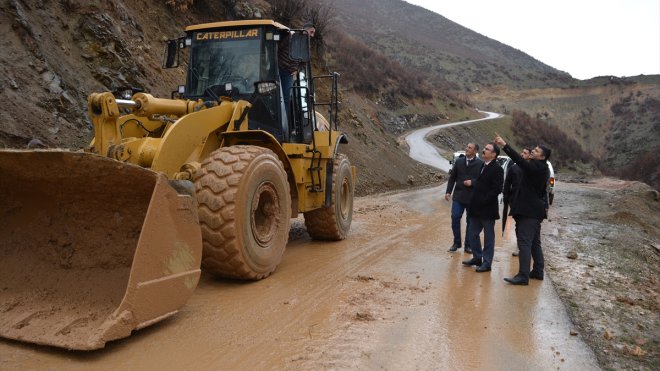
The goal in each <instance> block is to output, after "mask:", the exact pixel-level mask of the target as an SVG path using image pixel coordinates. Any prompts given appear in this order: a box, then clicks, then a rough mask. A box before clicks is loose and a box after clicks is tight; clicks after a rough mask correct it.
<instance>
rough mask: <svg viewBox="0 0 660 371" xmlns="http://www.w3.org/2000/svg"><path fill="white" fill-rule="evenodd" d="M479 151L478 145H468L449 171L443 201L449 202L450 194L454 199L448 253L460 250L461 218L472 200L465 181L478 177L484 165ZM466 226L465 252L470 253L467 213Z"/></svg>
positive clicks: (468, 217)
mask: <svg viewBox="0 0 660 371" xmlns="http://www.w3.org/2000/svg"><path fill="white" fill-rule="evenodd" d="M478 151H479V145H477V144H476V143H468V144H467V146H465V157H459V158H458V159H457V160H456V162H454V166H453V167H452V169H451V174H450V175H449V182H448V183H447V190H446V191H445V200H447V201H449V199H450V198H451V195H452V192H453V193H454V197H453V200H452V203H451V230H452V232H453V233H454V243H453V244H452V245H451V247H450V248H449V250H448V251H450V252H454V251H456V250H458V249H460V248H461V218H462V217H463V212H464V211H465V210H466V209H467V207H468V205H469V204H470V199H471V198H472V187H471V186H466V185H465V181H466V180H471V181H472V182H474V181H475V180H476V179H477V177H478V176H479V171H480V170H481V165H482V164H483V163H484V162H483V161H481V159H480V158H479V157H477V156H476V154H477V152H478ZM466 219H467V226H466V232H465V236H466V238H465V252H466V253H468V254H469V253H471V252H472V251H471V249H470V244H469V241H468V238H467V230H468V229H469V227H470V214H469V212H468V213H467V218H466Z"/></svg>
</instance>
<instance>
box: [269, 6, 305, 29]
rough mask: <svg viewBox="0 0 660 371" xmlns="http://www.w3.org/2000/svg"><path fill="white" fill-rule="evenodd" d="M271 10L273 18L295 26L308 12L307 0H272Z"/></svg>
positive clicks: (286, 24)
mask: <svg viewBox="0 0 660 371" xmlns="http://www.w3.org/2000/svg"><path fill="white" fill-rule="evenodd" d="M270 11H271V14H272V16H273V19H274V20H276V21H277V22H280V23H282V24H284V25H285V26H289V27H293V26H292V25H293V23H294V22H300V20H301V19H302V16H303V15H305V13H306V12H307V2H306V1H305V0H270Z"/></svg>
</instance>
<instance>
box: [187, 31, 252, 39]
mask: <svg viewBox="0 0 660 371" xmlns="http://www.w3.org/2000/svg"><path fill="white" fill-rule="evenodd" d="M253 37H259V30H258V29H254V30H238V31H222V32H200V33H198V34H197V35H196V36H195V39H196V40H197V41H205V40H234V39H247V38H253Z"/></svg>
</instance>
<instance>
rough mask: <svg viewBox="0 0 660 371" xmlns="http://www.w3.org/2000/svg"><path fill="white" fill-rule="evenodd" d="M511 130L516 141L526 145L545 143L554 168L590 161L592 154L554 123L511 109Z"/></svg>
mask: <svg viewBox="0 0 660 371" xmlns="http://www.w3.org/2000/svg"><path fill="white" fill-rule="evenodd" d="M511 117H512V126H511V128H512V130H513V133H514V135H515V136H516V140H517V142H518V143H524V144H525V145H526V146H536V145H545V146H547V147H548V148H550V149H551V150H552V153H551V155H550V161H551V162H552V163H553V164H554V165H555V168H561V167H564V166H566V165H567V164H568V163H569V162H573V161H582V162H592V161H593V160H594V158H593V156H592V155H591V154H590V153H588V152H586V151H585V150H583V149H582V147H581V146H580V144H579V143H578V142H577V141H576V140H575V139H573V138H570V137H569V136H568V135H566V133H564V132H563V131H561V130H560V129H559V128H557V127H556V126H554V125H551V124H548V123H547V122H545V121H543V120H541V119H538V118H534V117H531V116H530V115H528V114H527V113H525V112H523V111H513V113H512V114H511Z"/></svg>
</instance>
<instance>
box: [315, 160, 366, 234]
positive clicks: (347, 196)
mask: <svg viewBox="0 0 660 371" xmlns="http://www.w3.org/2000/svg"><path fill="white" fill-rule="evenodd" d="M354 190H355V187H354V184H353V173H352V171H351V163H350V161H349V160H348V157H346V155H344V154H338V155H337V157H336V158H335V160H334V162H333V171H332V202H331V203H330V207H328V208H326V207H321V208H320V209H316V210H312V211H308V212H306V213H304V216H305V226H306V227H307V233H309V235H310V236H311V237H312V238H313V239H316V240H331V241H339V240H343V239H345V238H346V236H347V235H348V231H349V230H350V229H351V221H352V219H353V192H354Z"/></svg>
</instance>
